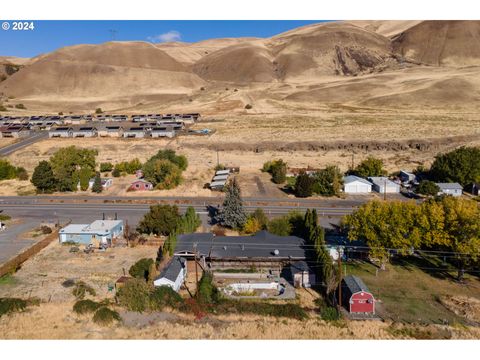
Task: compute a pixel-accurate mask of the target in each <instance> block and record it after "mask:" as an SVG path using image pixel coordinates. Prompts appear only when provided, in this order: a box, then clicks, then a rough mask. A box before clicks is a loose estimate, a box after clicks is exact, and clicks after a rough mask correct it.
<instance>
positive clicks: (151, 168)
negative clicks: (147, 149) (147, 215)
mask: <svg viewBox="0 0 480 360" xmlns="http://www.w3.org/2000/svg"><path fill="white" fill-rule="evenodd" d="M143 176H144V178H145V180H147V181H150V182H151V183H152V184H153V186H154V187H155V188H156V189H160V190H163V189H173V188H175V187H177V186H178V185H179V184H180V183H181V181H182V171H181V170H180V168H179V167H178V166H177V165H175V164H174V163H172V162H171V161H170V160H167V159H154V160H148V161H147V162H146V163H145V164H144V165H143Z"/></svg>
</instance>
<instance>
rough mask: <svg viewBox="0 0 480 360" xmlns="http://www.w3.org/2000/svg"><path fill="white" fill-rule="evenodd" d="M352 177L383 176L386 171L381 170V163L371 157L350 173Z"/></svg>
mask: <svg viewBox="0 0 480 360" xmlns="http://www.w3.org/2000/svg"><path fill="white" fill-rule="evenodd" d="M352 173H353V174H354V175H357V176H360V177H364V178H366V177H369V176H383V175H386V171H385V170H384V169H383V161H382V160H381V159H377V158H375V157H373V156H369V157H367V158H366V159H365V160H363V161H362V162H361V163H360V164H358V166H357V167H356V168H355V169H354V170H353V171H352Z"/></svg>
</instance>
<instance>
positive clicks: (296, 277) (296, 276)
mask: <svg viewBox="0 0 480 360" xmlns="http://www.w3.org/2000/svg"><path fill="white" fill-rule="evenodd" d="M290 273H291V276H292V281H293V286H295V287H296V288H300V287H305V288H309V287H312V285H314V284H315V271H313V269H311V268H310V266H309V265H308V264H307V262H306V261H303V260H301V261H296V262H294V263H292V264H290Z"/></svg>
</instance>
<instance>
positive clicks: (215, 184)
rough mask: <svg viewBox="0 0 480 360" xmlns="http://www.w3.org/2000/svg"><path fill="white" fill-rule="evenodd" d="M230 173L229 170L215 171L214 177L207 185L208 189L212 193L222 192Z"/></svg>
mask: <svg viewBox="0 0 480 360" xmlns="http://www.w3.org/2000/svg"><path fill="white" fill-rule="evenodd" d="M230 173H231V171H230V169H225V170H217V171H215V175H214V176H213V178H212V181H211V182H210V185H209V187H210V189H211V190H214V191H223V189H224V188H225V185H226V184H227V182H228V179H229V177H230Z"/></svg>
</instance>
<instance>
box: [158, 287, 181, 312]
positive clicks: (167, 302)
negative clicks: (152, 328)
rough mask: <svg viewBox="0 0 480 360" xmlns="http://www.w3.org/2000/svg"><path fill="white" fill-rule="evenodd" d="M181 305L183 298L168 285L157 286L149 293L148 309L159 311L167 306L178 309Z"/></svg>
mask: <svg viewBox="0 0 480 360" xmlns="http://www.w3.org/2000/svg"><path fill="white" fill-rule="evenodd" d="M182 305H183V298H182V297H181V296H180V295H179V294H178V293H177V292H176V291H175V290H173V289H172V288H171V287H170V286H159V287H155V289H154V290H153V291H152V293H151V294H150V309H152V310H156V311H160V310H162V309H163V308H164V307H166V306H168V307H170V308H172V309H178V308H180V307H181V306H182Z"/></svg>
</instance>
